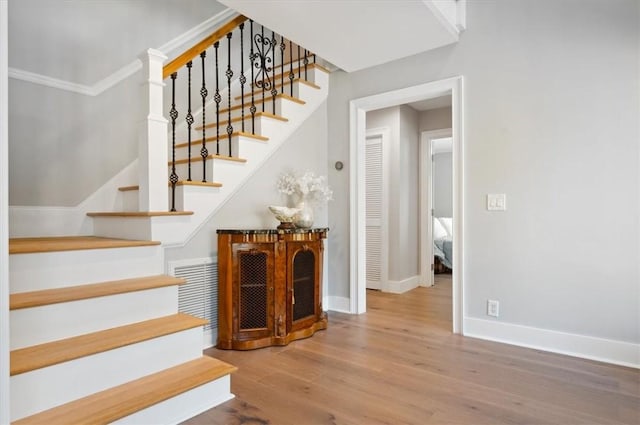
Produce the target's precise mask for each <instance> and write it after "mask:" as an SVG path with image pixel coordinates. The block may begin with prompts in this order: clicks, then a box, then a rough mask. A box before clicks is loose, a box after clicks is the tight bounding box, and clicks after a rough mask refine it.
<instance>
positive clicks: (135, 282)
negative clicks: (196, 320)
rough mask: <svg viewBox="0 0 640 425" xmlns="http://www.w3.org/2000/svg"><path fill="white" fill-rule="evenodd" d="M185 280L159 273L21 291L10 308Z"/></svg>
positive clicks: (15, 296)
mask: <svg viewBox="0 0 640 425" xmlns="http://www.w3.org/2000/svg"><path fill="white" fill-rule="evenodd" d="M184 282H185V280H184V279H180V278H176V277H173V276H167V275H157V276H145V277H138V278H133V279H122V280H113V281H108V282H100V283H92V284H87V285H77V286H69V287H64V288H54V289H44V290H41V291H30V292H21V293H16V294H11V295H10V296H9V309H10V310H19V309H22V308H30V307H38V306H43V305H50V304H57V303H63V302H69V301H78V300H86V299H89V298H97V297H105V296H109V295H116V294H124V293H127V292H135V291H144V290H146V289H153V288H161V287H165V286H173V285H180V284H182V283H184Z"/></svg>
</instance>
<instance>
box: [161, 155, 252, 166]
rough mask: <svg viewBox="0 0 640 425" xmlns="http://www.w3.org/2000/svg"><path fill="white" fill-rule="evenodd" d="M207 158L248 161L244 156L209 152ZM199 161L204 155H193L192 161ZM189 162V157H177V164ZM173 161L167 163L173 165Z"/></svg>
mask: <svg viewBox="0 0 640 425" xmlns="http://www.w3.org/2000/svg"><path fill="white" fill-rule="evenodd" d="M207 159H221V160H224V161H232V162H247V160H246V159H244V158H236V157H235V156H226V155H216V154H209V155H208V156H207ZM198 161H202V157H201V156H192V157H191V163H192V164H193V163H194V162H198ZM188 162H189V159H188V158H184V159H176V165H178V164H186V163H188ZM171 164H172V163H171V162H169V164H167V165H168V166H171Z"/></svg>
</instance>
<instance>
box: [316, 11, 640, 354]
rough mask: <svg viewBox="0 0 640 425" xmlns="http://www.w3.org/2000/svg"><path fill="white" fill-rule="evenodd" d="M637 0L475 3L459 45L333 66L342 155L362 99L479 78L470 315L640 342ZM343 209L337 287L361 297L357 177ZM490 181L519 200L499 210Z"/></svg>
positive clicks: (335, 154) (471, 96)
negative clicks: (355, 259) (353, 199)
mask: <svg viewBox="0 0 640 425" xmlns="http://www.w3.org/2000/svg"><path fill="white" fill-rule="evenodd" d="M638 16H639V12H638V2H637V1H633V0H629V1H624V0H620V1H613V2H612V1H602V0H567V1H561V2H550V1H545V2H541V1H537V0H527V1H524V0H495V1H491V2H485V1H469V2H467V22H468V23H469V25H468V29H467V30H466V31H465V32H464V33H463V34H462V36H461V39H460V42H459V43H458V44H456V45H453V46H447V47H443V48H440V49H437V50H435V51H432V52H427V53H424V54H419V55H416V56H412V57H409V58H406V59H402V60H398V61H395V62H392V63H388V64H385V65H381V66H378V67H375V68H371V69H367V70H363V71H360V72H356V73H352V74H346V73H340V72H338V73H334V74H333V75H332V78H331V88H330V98H329V109H328V110H329V153H328V155H329V158H330V159H331V160H334V159H340V160H342V161H345V163H347V162H346V161H348V160H349V143H348V140H349V109H348V104H349V101H350V100H351V99H357V98H361V97H365V96H369V95H373V94H376V93H381V92H386V91H389V90H395V89H399V88H404V87H410V86H413V85H417V84H421V83H425V82H429V81H434V80H438V79H443V78H447V77H450V76H453V75H463V76H464V79H465V81H464V102H465V104H464V114H465V118H464V133H465V139H464V142H465V146H464V152H463V155H464V193H463V198H464V206H465V211H464V223H463V224H464V229H465V233H464V248H465V252H464V270H465V272H464V273H465V274H464V284H465V288H464V289H465V301H466V310H465V312H464V314H465V315H466V316H471V317H478V318H485V317H486V316H485V309H486V300H487V299H488V298H490V299H496V300H499V301H500V302H501V316H500V318H499V320H500V321H503V322H507V323H514V324H522V325H528V326H533V327H538V328H542V329H550V330H558V331H564V332H569V333H575V334H581V335H589V336H596V337H602V338H609V339H614V340H620V341H629V342H635V343H638V342H640V316H639V315H640V313H639V311H640V308H639V303H640V288H639V287H640V284H639V282H640V270H639V264H640V250H639V241H640V225H639V220H640V210H639V196H640V187H639V176H638V170H639V169H640V166H639V165H640V164H639V160H640V158H639V151H638V149H639V143H638V140H639V128H638V116H640V111H639V107H638V104H639V102H638V93H639V87H638V75H639V72H638V64H639V60H638V59H639V51H640V49H639V45H638V40H639V37H638ZM330 177H331V184H332V185H333V186H334V187H337V188H342V189H343V191H341V193H340V195H339V196H338V197H337V200H336V202H334V203H332V204H331V207H330V212H329V214H330V224H331V226H332V228H334V229H337V230H336V231H335V232H333V233H332V237H331V247H332V250H331V253H330V259H329V262H330V264H331V270H330V281H329V284H330V290H329V293H330V295H334V296H348V293H349V273H348V272H349V267H348V266H349V259H348V255H347V254H348V252H349V251H348V249H349V239H348V232H349V217H348V211H349V209H348V201H349V194H348V187H349V179H348V173H344V172H343V173H331V174H330ZM487 193H506V194H507V206H508V209H507V211H506V212H503V213H490V212H487V211H486V210H485V196H486V194H487Z"/></svg>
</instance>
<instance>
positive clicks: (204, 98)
mask: <svg viewBox="0 0 640 425" xmlns="http://www.w3.org/2000/svg"><path fill="white" fill-rule="evenodd" d="M206 57H207V51H206V50H205V51H203V52H202V53H200V59H201V60H202V87H201V88H200V96H201V97H202V148H200V156H201V157H202V182H203V183H206V182H207V157H208V156H209V151H208V150H207V134H206V130H207V126H206V124H207V120H206V118H205V106H206V105H207V95H208V94H209V92H208V91H207V85H206V83H205V80H204V76H205V66H204V65H205V64H204V62H205V61H204V59H205V58H206Z"/></svg>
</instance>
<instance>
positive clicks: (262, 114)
mask: <svg viewBox="0 0 640 425" xmlns="http://www.w3.org/2000/svg"><path fill="white" fill-rule="evenodd" d="M255 116H256V117H266V118H271V119H274V120H278V121H283V122H287V121H289V119H288V118H285V117H283V116H280V115H275V114H272V113H271V112H266V111H260V112H256V115H255ZM250 119H251V114H248V115H245V116H244V120H250ZM238 121H243V117H235V118H231V121H229V120H222V121H220V122H219V125H220V127H226V125H227V124H229V123H230V122H232V123H233V122H238ZM215 126H216V123H209V124H207V125H205V126H204V128H212V127H215ZM202 128H203V127H202V126H198V127H196V128H195V129H196V131H197V130H202Z"/></svg>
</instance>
